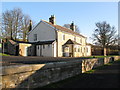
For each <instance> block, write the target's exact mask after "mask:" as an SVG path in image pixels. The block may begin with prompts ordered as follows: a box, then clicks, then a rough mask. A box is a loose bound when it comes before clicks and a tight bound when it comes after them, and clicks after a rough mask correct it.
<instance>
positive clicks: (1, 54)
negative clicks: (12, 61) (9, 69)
mask: <svg viewBox="0 0 120 90" xmlns="http://www.w3.org/2000/svg"><path fill="white" fill-rule="evenodd" d="M0 56H10V55H8V54H3V53H0Z"/></svg>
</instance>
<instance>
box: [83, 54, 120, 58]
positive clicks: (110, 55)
mask: <svg viewBox="0 0 120 90" xmlns="http://www.w3.org/2000/svg"><path fill="white" fill-rule="evenodd" d="M112 56H119V55H108V56H89V57H83V58H104V57H112Z"/></svg>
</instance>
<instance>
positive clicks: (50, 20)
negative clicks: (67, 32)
mask: <svg viewBox="0 0 120 90" xmlns="http://www.w3.org/2000/svg"><path fill="white" fill-rule="evenodd" d="M49 22H51V23H52V24H54V25H55V24H56V22H55V16H54V15H51V17H50V18H49Z"/></svg>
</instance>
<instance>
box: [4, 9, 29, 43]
mask: <svg viewBox="0 0 120 90" xmlns="http://www.w3.org/2000/svg"><path fill="white" fill-rule="evenodd" d="M29 21H30V17H29V16H28V15H25V14H23V13H22V10H21V9H20V8H15V9H13V10H7V11H5V12H4V13H3V14H2V36H3V37H5V38H10V39H15V40H16V39H17V38H19V39H23V41H26V34H27V32H28V29H29V28H28V27H29Z"/></svg>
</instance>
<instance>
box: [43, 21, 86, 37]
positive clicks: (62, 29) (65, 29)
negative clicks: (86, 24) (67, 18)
mask: <svg viewBox="0 0 120 90" xmlns="http://www.w3.org/2000/svg"><path fill="white" fill-rule="evenodd" d="M42 21H43V22H45V23H47V24H50V25H51V26H53V27H55V28H56V29H59V30H61V31H64V32H67V33H71V34H75V35H78V36H82V37H84V38H86V37H85V36H83V35H81V34H79V33H77V32H74V31H73V30H71V29H68V28H65V27H62V26H59V25H54V24H52V23H51V22H47V21H45V20H42Z"/></svg>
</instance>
